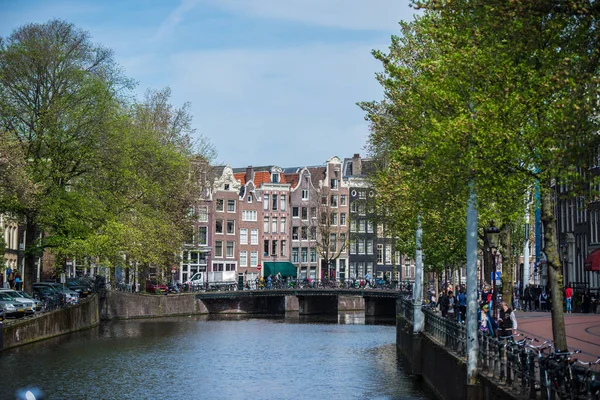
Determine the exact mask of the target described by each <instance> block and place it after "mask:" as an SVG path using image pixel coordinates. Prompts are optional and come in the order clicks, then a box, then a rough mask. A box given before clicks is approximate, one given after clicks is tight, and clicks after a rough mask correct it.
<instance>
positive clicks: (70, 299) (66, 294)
mask: <svg viewBox="0 0 600 400" xmlns="http://www.w3.org/2000/svg"><path fill="white" fill-rule="evenodd" d="M33 287H34V288H40V287H48V288H50V289H53V290H54V291H55V292H56V293H58V294H62V296H63V299H64V301H65V302H66V303H67V304H77V303H79V294H78V293H77V292H75V291H73V290H70V289H68V288H66V287H64V286H63V285H61V284H60V283H56V282H36V283H34V284H33Z"/></svg>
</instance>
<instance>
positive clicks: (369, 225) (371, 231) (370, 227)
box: [367, 221, 373, 233]
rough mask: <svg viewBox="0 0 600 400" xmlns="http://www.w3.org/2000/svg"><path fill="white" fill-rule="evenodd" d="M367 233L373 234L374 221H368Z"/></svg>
mask: <svg viewBox="0 0 600 400" xmlns="http://www.w3.org/2000/svg"><path fill="white" fill-rule="evenodd" d="M367 232H368V233H373V221H367Z"/></svg>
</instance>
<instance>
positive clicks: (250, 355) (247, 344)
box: [0, 314, 430, 400]
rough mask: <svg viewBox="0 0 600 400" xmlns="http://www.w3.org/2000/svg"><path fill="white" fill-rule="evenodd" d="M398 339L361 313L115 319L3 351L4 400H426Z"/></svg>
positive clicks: (0, 387) (0, 391)
mask: <svg viewBox="0 0 600 400" xmlns="http://www.w3.org/2000/svg"><path fill="white" fill-rule="evenodd" d="M363 315H364V314H363ZM395 332H396V328H395V326H394V325H391V324H387V325H381V324H368V323H367V324H365V319H364V316H363V317H362V318H360V317H356V316H345V317H340V318H336V319H335V320H333V321H331V320H322V319H319V320H315V319H304V318H300V317H297V318H292V319H289V318H288V319H239V318H230V319H213V318H208V317H178V318H164V319H151V320H133V321H131V320H130V321H114V322H109V323H103V324H102V325H100V326H99V327H97V328H94V329H92V330H88V331H84V332H79V333H75V334H71V335H67V336H63V337H60V338H56V339H51V340H47V341H44V342H40V343H36V344H31V345H28V346H23V347H20V348H16V349H12V350H8V351H5V352H3V353H1V354H0V399H15V398H25V397H24V395H25V393H26V392H27V391H30V393H29V395H31V394H34V395H35V398H37V399H40V398H43V399H162V400H165V399H311V400H312V399H327V400H334V399H344V400H347V399H429V398H430V397H429V396H428V394H427V393H425V392H424V391H423V390H422V389H421V386H420V384H419V383H418V382H416V381H415V380H414V379H413V378H411V377H410V376H408V374H407V373H406V372H405V367H404V365H403V363H402V361H401V359H400V358H399V357H398V356H397V354H396V347H395V344H394V343H395V337H396V333H395ZM30 398H33V397H30Z"/></svg>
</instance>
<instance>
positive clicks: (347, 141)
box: [0, 0, 414, 167]
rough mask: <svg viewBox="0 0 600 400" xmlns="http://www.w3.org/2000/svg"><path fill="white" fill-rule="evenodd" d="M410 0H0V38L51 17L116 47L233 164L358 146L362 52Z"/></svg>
mask: <svg viewBox="0 0 600 400" xmlns="http://www.w3.org/2000/svg"><path fill="white" fill-rule="evenodd" d="M413 13H414V10H413V9H411V8H410V7H409V0H368V1H367V0H177V1H166V0H165V1H159V0H106V1H100V0H96V1H92V0H70V1H67V0H56V1H55V0H46V1H42V0H0V36H2V37H5V36H8V35H10V33H11V32H12V31H13V30H14V29H15V28H17V27H19V26H21V25H23V24H26V23H30V22H46V21H48V20H49V19H53V18H59V19H63V20H66V21H68V22H72V23H74V24H75V25H76V26H77V27H79V28H82V29H84V30H86V31H89V32H90V34H91V36H92V38H93V40H94V41H95V42H98V43H100V44H102V45H104V46H105V47H108V48H111V49H113V50H114V51H115V60H116V61H117V63H118V64H120V65H121V66H122V67H123V68H124V70H125V74H126V75H127V76H128V77H130V78H132V79H134V80H135V81H137V82H138V86H137V89H136V93H137V94H138V95H139V96H140V97H141V96H142V95H143V93H144V92H145V91H146V89H148V88H153V89H160V88H163V87H165V86H169V87H170V88H171V90H172V102H173V103H174V104H175V105H177V106H180V105H182V104H183V103H184V102H185V101H189V102H190V103H191V110H192V114H193V115H194V127H195V128H196V130H197V132H198V133H200V134H202V135H204V136H205V137H207V138H208V139H209V140H210V141H211V142H212V143H213V145H214V146H215V147H216V149H217V152H218V157H217V162H219V163H223V164H229V165H231V166H233V167H245V166H248V165H255V166H256V165H267V164H274V165H279V166H281V167H291V166H306V165H318V164H322V163H324V162H325V161H326V160H327V159H328V158H329V157H331V156H334V155H337V156H339V157H341V158H344V157H351V156H352V155H353V154H354V153H361V154H362V155H364V154H365V151H364V146H365V143H366V140H367V137H368V124H367V122H366V121H365V120H364V113H363V112H362V110H360V108H358V106H356V102H358V101H368V100H379V99H381V98H382V89H381V86H379V84H378V83H377V82H376V81H375V73H376V72H379V71H381V69H382V68H381V65H380V64H379V63H378V62H377V61H376V60H374V59H373V57H372V56H371V54H370V51H371V50H372V49H386V48H387V47H388V45H389V43H390V37H391V35H393V34H397V33H398V32H399V28H398V21H400V20H407V21H408V20H412V18H413Z"/></svg>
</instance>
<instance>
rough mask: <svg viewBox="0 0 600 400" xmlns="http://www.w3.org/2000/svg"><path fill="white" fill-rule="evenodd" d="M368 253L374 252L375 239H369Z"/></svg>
mask: <svg viewBox="0 0 600 400" xmlns="http://www.w3.org/2000/svg"><path fill="white" fill-rule="evenodd" d="M367 254H373V241H372V240H367Z"/></svg>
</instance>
